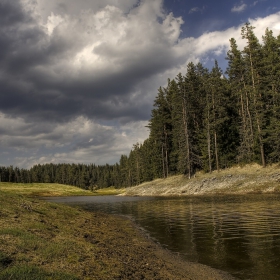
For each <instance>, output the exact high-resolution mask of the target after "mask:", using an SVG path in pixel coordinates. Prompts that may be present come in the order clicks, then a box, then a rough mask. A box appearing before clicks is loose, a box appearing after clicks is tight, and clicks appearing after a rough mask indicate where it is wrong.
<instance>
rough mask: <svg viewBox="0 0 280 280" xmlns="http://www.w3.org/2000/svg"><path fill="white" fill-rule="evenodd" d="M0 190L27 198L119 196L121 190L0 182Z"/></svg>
mask: <svg viewBox="0 0 280 280" xmlns="http://www.w3.org/2000/svg"><path fill="white" fill-rule="evenodd" d="M0 190H1V191H2V192H6V193H16V194H20V195H28V196H36V197H38V196H39V197H40V196H75V195H77V196H80V195H111V194H112V195H113V194H119V193H121V192H122V191H123V190H121V189H115V188H107V189H102V190H96V191H93V192H92V191H88V190H83V189H80V188H77V187H73V186H67V185H62V184H51V183H31V184H21V183H3V182H0Z"/></svg>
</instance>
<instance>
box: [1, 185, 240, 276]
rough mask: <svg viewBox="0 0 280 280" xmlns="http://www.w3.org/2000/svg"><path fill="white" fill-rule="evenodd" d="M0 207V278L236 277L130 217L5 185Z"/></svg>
mask: <svg viewBox="0 0 280 280" xmlns="http://www.w3.org/2000/svg"><path fill="white" fill-rule="evenodd" d="M5 187H7V186H6V185H5ZM0 205H1V207H0V279H9V278H11V277H12V278H13V279H23V278H24V279H36V278H39V279H54V280H55V279H58V280H62V279H65V280H66V279H67V280H69V279H75V280H77V279H85V280H86V279H99V280H103V279H108V280H112V279H116V280H117V279H127V280H128V279H147V280H148V279H155V280H170V279H173V280H181V279H182V280H183V279H184V280H188V279H193V280H200V279H209V280H212V279H213V280H214V279H216V280H219V279H220V280H222V279H224V280H230V279H235V278H233V277H232V276H231V275H229V274H228V273H227V272H223V271H220V270H216V269H213V268H211V267H207V266H205V265H202V264H197V263H190V262H187V261H185V260H183V259H182V258H180V257H179V256H177V255H175V254H173V253H171V252H169V251H168V250H166V249H164V248H163V247H161V246H160V245H159V244H157V243H156V242H154V241H153V240H152V239H151V238H149V237H148V236H147V234H146V233H145V232H144V231H143V230H141V229H140V227H139V226H137V225H136V224H135V223H134V222H133V220H131V219H128V218H127V217H122V216H118V215H108V214H103V213H98V212H89V211H86V210H83V209H81V208H79V207H70V206H67V205H62V204H56V203H50V202H46V201H43V200H40V199H39V198H34V197H28V196H26V195H22V194H21V195H18V194H15V193H14V191H10V192H8V191H3V189H1V185H0Z"/></svg>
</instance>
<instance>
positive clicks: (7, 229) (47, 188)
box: [0, 183, 118, 280]
mask: <svg viewBox="0 0 280 280" xmlns="http://www.w3.org/2000/svg"><path fill="white" fill-rule="evenodd" d="M109 193H110V194H113V193H116V191H115V190H114V189H108V190H107V191H105V192H104V191H99V192H98V191H97V192H95V193H92V192H90V191H85V190H81V189H78V188H75V187H72V186H63V185H59V184H14V183H13V184H12V183H0V279H1V280H4V279H5V280H6V279H13V280H14V279H21V280H22V279H28V280H29V279H36V280H40V279H67V280H68V279H106V277H105V275H106V273H107V272H108V270H110V272H111V275H114V269H113V268H114V265H115V262H114V261H112V262H111V263H108V259H107V258H105V257H104V258H102V257H101V258H100V257H98V258H97V255H98V252H99V249H98V248H97V247H96V245H95V244H94V242H88V239H87V237H88V236H89V232H90V233H91V234H92V232H95V231H96V237H97V236H99V235H100V234H102V233H103V234H104V231H105V230H106V229H105V228H104V229H102V225H99V223H100V224H102V221H103V219H105V218H104V217H103V218H102V217H101V218H100V217H99V218H98V217H96V219H93V216H92V215H93V214H92V213H88V212H85V211H82V210H80V209H78V208H73V207H68V206H65V205H59V204H54V203H49V202H45V201H42V200H39V199H38V198H36V196H58V195H59V196H69V195H98V194H101V195H102V194H109ZM100 219H101V221H100ZM106 219H107V217H106ZM96 223H97V224H96ZM104 226H105V224H104ZM104 226H103V227H104ZM97 230H98V232H97ZM109 236H110V235H109ZM117 266H118V265H116V267H117ZM112 267H113V268H112ZM93 270H94V275H96V278H94V277H93V276H92V275H93V273H92V271H93ZM87 275H91V276H90V277H87Z"/></svg>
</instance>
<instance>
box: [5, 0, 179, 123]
mask: <svg viewBox="0 0 280 280" xmlns="http://www.w3.org/2000/svg"><path fill="white" fill-rule="evenodd" d="M113 12H114V11H113ZM113 12H112V13H113ZM0 15H3V17H1V26H0V35H1V36H0V38H1V39H0V46H1V60H0V69H1V70H0V88H1V91H0V110H1V111H2V112H4V113H6V114H10V115H14V116H15V115H17V116H24V117H25V118H26V119H38V120H39V119H45V118H47V119H48V120H53V121H64V120H66V119H72V118H75V117H77V116H79V115H84V116H88V117H91V118H94V117H96V118H106V119H110V118H117V117H121V118H123V119H127V120H138V119H146V118H147V117H148V116H147V113H148V112H149V110H145V108H146V107H147V106H146V105H147V104H146V103H145V101H144V98H145V94H144V96H143V95H142V97H141V98H134V99H131V97H130V95H131V93H133V91H137V90H139V89H137V86H138V84H139V83H140V82H141V81H143V80H145V79H147V78H149V77H151V76H153V75H155V74H157V73H160V72H162V71H164V70H166V69H167V68H168V67H170V65H171V64H172V63H173V64H174V62H175V63H176V57H175V56H174V55H173V54H172V53H171V52H170V50H168V49H169V46H168V44H165V45H164V42H160V43H159V44H157V43H154V44H153V43H151V42H149V44H148V45H147V48H142V49H140V50H137V49H136V50H135V51H134V50H133V47H134V46H133V44H132V46H131V49H128V51H124V50H122V48H121V46H117V45H112V44H110V43H109V44H108V42H103V43H102V42H101V43H100V44H99V46H98V47H95V48H94V51H95V54H96V55H98V56H100V57H102V58H104V61H106V60H109V61H110V62H111V63H112V66H114V65H115V66H116V67H117V68H118V70H114V69H110V66H106V67H104V68H103V69H99V68H96V69H94V65H93V67H91V69H93V70H94V71H93V72H90V70H91V69H89V70H81V69H78V68H77V69H74V68H75V67H73V69H69V64H68V62H69V61H70V60H71V59H73V57H74V56H75V55H76V54H77V52H79V51H80V50H82V49H83V47H84V46H85V45H83V43H84V42H83V40H82V39H81V40H79V38H77V40H75V38H74V37H75V36H76V35H75V32H73V37H72V36H68V35H67V32H70V29H71V28H77V30H78V29H79V28H81V27H79V26H78V27H77V24H74V25H73V26H74V27H73V26H72V25H71V24H72V23H69V27H68V26H65V25H66V24H64V26H63V25H62V27H61V28H57V29H55V30H54V31H53V33H52V34H51V36H48V35H47V33H46V27H43V26H42V25H39V23H38V22H37V21H36V18H34V17H31V15H32V14H30V11H28V12H27V11H26V10H25V9H24V7H23V6H22V4H21V3H20V2H19V1H11V2H9V1H5V2H2V3H1V5H0ZM113 15H114V14H113ZM116 15H118V14H117V12H116ZM78 21H79V19H78V20H77V22H78ZM63 28H64V29H63ZM104 28H105V27H104ZM77 32H79V30H78V31H77ZM148 39H149V38H148ZM158 39H160V40H163V39H162V38H160V37H159V38H155V40H158ZM145 40H146V39H145V38H143V41H142V40H140V43H143V42H145ZM126 48H127V46H126ZM70 68H71V67H70ZM73 71H76V72H78V74H76V75H73V74H72V72H73ZM142 94H143V93H142ZM141 100H143V101H142V102H141ZM136 101H137V102H136ZM149 109H150V107H149Z"/></svg>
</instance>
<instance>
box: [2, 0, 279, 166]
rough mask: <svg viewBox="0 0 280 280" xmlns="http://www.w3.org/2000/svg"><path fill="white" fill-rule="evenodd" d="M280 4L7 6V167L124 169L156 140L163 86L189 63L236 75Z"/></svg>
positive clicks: (157, 0)
mask: <svg viewBox="0 0 280 280" xmlns="http://www.w3.org/2000/svg"><path fill="white" fill-rule="evenodd" d="M246 22H250V23H251V24H252V25H253V26H255V27H256V29H255V34H256V35H257V37H258V38H259V39H260V41H261V39H262V35H264V32H265V29H266V28H267V27H268V28H269V29H271V30H272V31H273V32H274V35H275V36H277V35H279V34H280V1H279V0H244V1H239V0H238V1H230V0H228V1H225V0H215V1H209V0H195V1H194V0H185V1H183V0H140V1H139V0H94V1H93V0H79V1H76V0H0V166H9V165H13V166H18V167H20V168H30V167H32V166H33V165H35V164H44V163H85V164H90V163H95V164H98V165H102V164H105V163H109V164H114V163H116V162H118V161H119V159H120V156H121V155H122V154H127V155H128V154H129V151H130V150H131V149H132V146H133V144H135V143H137V142H139V143H143V141H144V140H145V139H147V138H148V136H149V131H148V129H147V127H146V125H147V124H148V121H149V119H150V116H151V110H152V107H153V101H154V99H155V97H156V95H157V90H158V88H159V87H160V86H165V85H166V82H167V79H168V78H171V79H172V78H174V77H175V76H176V75H177V74H178V73H182V74H185V73H186V66H187V64H188V63H189V62H191V61H192V62H194V63H197V62H201V63H202V64H203V65H204V66H205V67H209V68H211V67H212V66H213V63H214V60H215V59H217V60H218V62H219V65H220V67H221V68H222V69H224V70H225V69H226V61H225V59H224V58H225V56H226V52H227V50H228V48H229V39H230V38H232V37H234V38H235V39H236V40H237V43H238V46H239V48H240V49H242V48H243V47H244V45H245V42H244V40H242V39H241V36H240V29H241V27H242V26H243V25H244V23H246Z"/></svg>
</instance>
